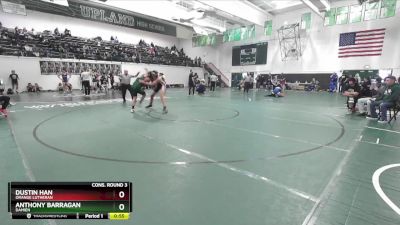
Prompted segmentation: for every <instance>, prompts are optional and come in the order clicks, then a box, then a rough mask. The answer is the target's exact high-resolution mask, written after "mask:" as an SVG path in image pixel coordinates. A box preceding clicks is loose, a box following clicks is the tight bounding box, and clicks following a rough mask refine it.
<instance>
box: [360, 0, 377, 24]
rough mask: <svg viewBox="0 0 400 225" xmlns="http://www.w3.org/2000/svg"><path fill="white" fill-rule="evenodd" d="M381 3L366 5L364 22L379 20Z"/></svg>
mask: <svg viewBox="0 0 400 225" xmlns="http://www.w3.org/2000/svg"><path fill="white" fill-rule="evenodd" d="M378 11H379V2H370V3H368V2H367V3H366V4H365V12H364V21H368V20H375V19H377V18H378Z"/></svg>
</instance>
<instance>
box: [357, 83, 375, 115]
mask: <svg viewBox="0 0 400 225" xmlns="http://www.w3.org/2000/svg"><path fill="white" fill-rule="evenodd" d="M371 98H372V90H371V80H370V79H369V78H364V80H363V81H362V83H361V93H360V98H359V99H358V101H357V108H358V112H359V113H360V114H361V115H363V116H365V115H366V114H367V111H368V112H369V110H367V105H368V102H369V101H370V99H371Z"/></svg>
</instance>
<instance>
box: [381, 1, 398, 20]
mask: <svg viewBox="0 0 400 225" xmlns="http://www.w3.org/2000/svg"><path fill="white" fill-rule="evenodd" d="M396 2H397V1H396V0H382V5H381V14H380V18H387V17H392V16H394V15H395V14H396Z"/></svg>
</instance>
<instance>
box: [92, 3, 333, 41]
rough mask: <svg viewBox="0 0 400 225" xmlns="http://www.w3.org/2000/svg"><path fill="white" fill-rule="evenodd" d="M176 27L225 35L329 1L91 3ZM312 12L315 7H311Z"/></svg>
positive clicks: (317, 8)
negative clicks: (160, 20) (115, 8)
mask: <svg viewBox="0 0 400 225" xmlns="http://www.w3.org/2000/svg"><path fill="white" fill-rule="evenodd" d="M91 1H97V2H100V3H102V4H106V5H109V6H113V7H117V8H122V9H125V10H128V11H132V12H136V13H140V14H143V15H147V16H151V17H156V18H159V19H162V20H166V21H169V22H172V23H177V24H181V25H185V26H189V27H193V29H194V31H195V33H198V34H209V33H215V32H217V33H222V32H224V31H225V30H226V29H230V28H234V27H241V26H246V25H250V24H256V25H260V26H264V22H265V21H266V20H270V19H272V18H273V17H274V16H275V15H277V14H280V13H285V12H290V11H293V10H297V9H301V8H305V7H310V5H309V4H308V3H309V2H311V3H312V4H314V5H315V8H314V9H313V10H314V11H323V10H324V9H325V8H326V5H325V6H324V4H322V3H321V2H322V1H325V2H327V3H328V4H329V0H135V1H127V0H91ZM310 8H312V7H310Z"/></svg>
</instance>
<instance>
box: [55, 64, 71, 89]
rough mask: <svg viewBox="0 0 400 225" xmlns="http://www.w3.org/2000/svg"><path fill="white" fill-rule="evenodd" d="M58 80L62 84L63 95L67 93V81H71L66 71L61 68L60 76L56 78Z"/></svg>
mask: <svg viewBox="0 0 400 225" xmlns="http://www.w3.org/2000/svg"><path fill="white" fill-rule="evenodd" d="M58 78H60V80H61V81H62V83H63V88H64V94H66V93H67V91H68V90H69V83H68V82H69V79H71V75H70V74H68V72H67V69H66V68H63V70H62V72H61V75H60V76H59V77H58Z"/></svg>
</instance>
